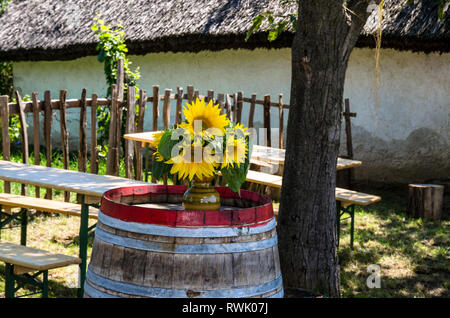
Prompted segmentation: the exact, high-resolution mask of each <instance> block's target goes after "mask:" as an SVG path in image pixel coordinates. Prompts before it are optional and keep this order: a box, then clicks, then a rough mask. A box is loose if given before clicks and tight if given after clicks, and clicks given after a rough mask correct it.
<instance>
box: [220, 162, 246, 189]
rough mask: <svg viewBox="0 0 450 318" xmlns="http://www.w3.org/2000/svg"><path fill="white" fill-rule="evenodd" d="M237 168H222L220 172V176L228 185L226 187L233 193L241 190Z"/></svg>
mask: <svg viewBox="0 0 450 318" xmlns="http://www.w3.org/2000/svg"><path fill="white" fill-rule="evenodd" d="M239 170H240V169H239V168H234V167H233V168H224V169H222V170H221V172H222V176H223V178H224V179H225V182H226V183H227V184H228V187H229V188H230V189H231V191H233V192H238V193H240V190H241V185H242V183H241V177H240V175H239V174H240V173H239Z"/></svg>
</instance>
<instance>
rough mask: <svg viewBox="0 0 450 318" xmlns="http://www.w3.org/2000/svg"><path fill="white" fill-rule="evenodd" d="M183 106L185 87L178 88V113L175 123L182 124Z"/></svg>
mask: <svg viewBox="0 0 450 318" xmlns="http://www.w3.org/2000/svg"><path fill="white" fill-rule="evenodd" d="M182 105H183V87H177V113H176V117H175V123H177V124H181V120H182V119H181V107H182Z"/></svg>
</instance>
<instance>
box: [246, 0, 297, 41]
mask: <svg viewBox="0 0 450 318" xmlns="http://www.w3.org/2000/svg"><path fill="white" fill-rule="evenodd" d="M294 1H295V2H298V0H280V4H281V6H284V7H285V6H287V5H290V4H292V3H293V2H294ZM297 15H298V14H282V15H276V16H275V15H274V14H273V12H270V11H266V12H263V13H261V14H260V15H258V16H257V17H256V18H254V19H253V23H252V26H251V27H250V29H249V30H248V32H247V35H246V37H245V41H248V39H249V38H250V36H251V35H252V34H253V33H255V32H256V31H259V30H260V29H261V26H262V24H263V22H264V21H267V23H268V26H267V27H266V28H264V29H263V30H262V31H264V32H268V34H267V40H268V41H269V42H272V41H275V40H276V39H277V38H278V36H279V35H280V34H281V33H282V32H283V31H284V30H286V28H288V27H289V26H290V27H291V28H292V30H294V32H296V31H297Z"/></svg>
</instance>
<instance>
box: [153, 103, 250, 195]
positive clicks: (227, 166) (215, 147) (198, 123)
mask: <svg viewBox="0 0 450 318" xmlns="http://www.w3.org/2000/svg"><path fill="white" fill-rule="evenodd" d="M183 114H184V117H185V120H184V122H182V123H181V124H178V125H175V126H174V127H173V128H172V129H166V130H164V131H162V132H160V133H159V134H157V135H156V136H155V139H154V141H153V142H152V147H153V148H154V149H155V152H154V154H153V167H152V173H153V176H154V177H155V178H156V179H160V178H161V177H162V176H164V175H168V176H169V177H171V176H176V177H177V178H178V180H187V181H188V182H189V184H190V185H192V183H193V182H195V181H197V182H211V181H212V179H213V178H214V177H215V176H216V175H218V174H221V175H222V177H223V178H224V180H225V182H226V184H227V186H228V187H229V188H230V189H231V190H232V191H234V192H239V191H240V188H241V186H242V184H243V183H244V182H245V179H246V175H247V171H248V168H249V158H250V153H249V152H250V151H251V147H250V138H249V133H248V131H247V128H246V127H244V126H243V125H242V124H237V123H233V122H231V121H230V120H229V119H228V118H227V116H226V115H225V114H221V109H220V108H219V105H213V102H212V101H209V103H208V104H206V103H205V101H204V100H203V99H201V100H200V99H198V98H197V99H196V100H195V101H193V102H192V103H191V104H187V105H186V106H185V107H184V108H183Z"/></svg>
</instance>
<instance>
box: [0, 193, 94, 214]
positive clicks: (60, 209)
mask: <svg viewBox="0 0 450 318" xmlns="http://www.w3.org/2000/svg"><path fill="white" fill-rule="evenodd" d="M0 205H1V206H6V207H8V208H17V207H19V208H24V209H36V210H38V211H43V212H49V213H60V214H66V215H72V216H81V205H80V204H76V203H70V202H62V201H55V200H48V199H39V198H33V197H28V196H24V195H18V194H10V193H0ZM89 218H90V219H97V218H98V209H96V208H94V207H89Z"/></svg>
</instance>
